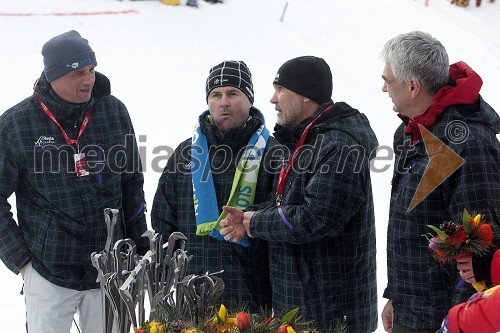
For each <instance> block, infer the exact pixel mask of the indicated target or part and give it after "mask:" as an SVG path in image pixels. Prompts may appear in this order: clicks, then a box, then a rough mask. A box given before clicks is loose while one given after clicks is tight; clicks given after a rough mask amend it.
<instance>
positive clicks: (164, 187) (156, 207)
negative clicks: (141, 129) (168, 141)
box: [151, 145, 182, 239]
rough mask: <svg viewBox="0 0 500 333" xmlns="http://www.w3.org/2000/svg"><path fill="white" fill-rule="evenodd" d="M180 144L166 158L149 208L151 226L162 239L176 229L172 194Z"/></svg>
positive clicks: (174, 192)
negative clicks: (172, 153)
mask: <svg viewBox="0 0 500 333" xmlns="http://www.w3.org/2000/svg"><path fill="white" fill-rule="evenodd" d="M181 147H182V145H180V146H179V147H177V149H176V150H175V152H174V155H173V156H172V157H171V158H169V159H168V162H167V165H166V166H165V169H164V170H163V173H162V174H161V177H160V180H159V181H158V188H157V189H156V194H155V197H154V200H153V208H152V210H151V226H152V228H153V229H154V230H155V231H156V232H157V233H159V234H161V235H163V239H168V237H169V236H170V234H171V233H173V232H175V231H178V228H177V213H176V207H175V203H174V196H175V195H176V193H177V190H176V184H175V178H176V173H177V172H178V171H177V170H176V164H177V162H176V161H178V160H179V158H180V150H181Z"/></svg>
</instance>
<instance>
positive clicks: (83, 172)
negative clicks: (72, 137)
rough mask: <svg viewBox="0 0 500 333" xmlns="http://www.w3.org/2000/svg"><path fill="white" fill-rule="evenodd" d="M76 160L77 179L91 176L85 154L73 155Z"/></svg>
mask: <svg viewBox="0 0 500 333" xmlns="http://www.w3.org/2000/svg"><path fill="white" fill-rule="evenodd" d="M73 158H74V159H75V171H76V176H77V177H83V176H88V175H89V167H88V165H87V158H86V157H85V154H84V153H78V154H75V155H73Z"/></svg>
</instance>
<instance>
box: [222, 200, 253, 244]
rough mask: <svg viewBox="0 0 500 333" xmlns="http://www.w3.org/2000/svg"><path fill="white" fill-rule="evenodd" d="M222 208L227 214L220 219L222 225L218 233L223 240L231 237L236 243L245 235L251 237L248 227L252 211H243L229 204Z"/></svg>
mask: <svg viewBox="0 0 500 333" xmlns="http://www.w3.org/2000/svg"><path fill="white" fill-rule="evenodd" d="M222 209H223V210H224V211H225V212H227V213H228V214H229V215H228V216H227V217H226V218H225V219H223V220H221V221H220V225H221V227H222V229H221V230H220V234H221V235H222V236H224V239H225V240H231V239H232V241H233V242H235V243H237V242H239V241H240V240H241V239H242V238H243V237H245V236H248V237H252V235H251V234H250V230H249V227H250V219H251V218H252V215H253V214H254V212H243V211H242V210H241V209H238V208H235V207H229V206H224V207H222Z"/></svg>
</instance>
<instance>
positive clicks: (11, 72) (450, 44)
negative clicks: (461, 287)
mask: <svg viewBox="0 0 500 333" xmlns="http://www.w3.org/2000/svg"><path fill="white" fill-rule="evenodd" d="M199 1H200V3H199V8H193V7H188V6H167V5H163V4H161V3H160V2H159V1H117V0H44V1H41V0H22V1H12V0H0V43H1V51H0V64H1V65H0V66H1V72H0V73H1V78H2V79H1V80H0V112H4V111H5V110H7V109H8V108H9V107H11V106H13V105H15V104H17V103H18V102H20V101H21V100H22V99H24V98H26V97H27V96H29V95H30V94H31V93H32V87H33V83H34V82H35V80H36V79H37V78H38V77H39V75H40V73H41V72H42V69H43V62H42V56H41V48H42V45H43V44H44V43H45V42H46V41H47V40H49V39H50V38H51V37H53V36H55V35H58V34H60V33H63V32H65V31H68V30H72V29H75V30H77V31H79V32H80V34H81V35H82V36H83V37H84V38H87V39H88V40H89V42H90V45H91V46H92V48H93V49H94V51H95V52H96V55H97V61H98V66H97V70H98V71H100V72H102V73H103V74H105V75H106V76H108V78H109V79H110V80H111V87H112V94H113V95H115V96H117V97H118V98H119V99H120V100H121V101H123V102H124V103H125V105H126V106H127V108H128V110H129V112H130V116H131V117H132V121H133V123H134V126H135V131H136V135H137V138H138V140H139V146H140V149H141V152H142V157H143V165H144V168H145V170H146V171H145V184H144V190H145V193H146V199H147V203H148V207H149V208H151V204H152V201H153V196H154V193H155V191H156V186H157V182H158V179H159V177H160V171H161V169H162V168H163V166H164V165H165V163H166V159H167V157H166V151H167V150H168V149H166V148H165V147H167V146H168V147H170V151H171V149H174V148H175V147H176V146H177V145H178V144H179V143H180V142H181V141H182V140H184V139H186V138H188V137H190V136H191V133H192V130H193V127H194V124H195V121H196V119H197V117H198V115H199V114H200V113H201V112H202V111H204V110H205V109H206V108H207V105H206V101H205V80H206V76H207V74H208V70H209V68H210V67H212V66H214V65H216V64H218V63H220V62H221V61H223V60H231V59H234V60H244V61H245V62H246V63H247V65H248V66H249V67H250V70H251V71H252V74H253V83H254V89H255V103H254V105H255V106H256V107H257V108H259V109H260V110H261V111H262V112H263V114H264V115H265V118H266V121H267V125H268V127H269V128H270V129H272V128H273V126H274V124H275V121H276V115H275V111H274V107H273V105H271V104H270V103H269V99H270V97H271V95H272V93H273V87H272V80H273V78H274V75H275V73H276V71H277V69H278V68H279V66H280V65H281V64H282V63H283V62H285V61H286V60H288V59H290V58H293V57H296V56H301V55H316V56H319V57H322V58H324V59H325V60H326V61H327V62H328V63H329V65H330V67H331V69H332V72H333V81H334V82H333V83H334V84H333V100H334V101H345V102H347V103H348V104H350V105H351V106H353V107H354V108H357V109H359V110H360V111H361V112H363V113H365V114H366V115H367V116H368V118H369V120H370V122H371V125H372V127H373V128H374V130H375V133H376V134H377V137H378V140H379V143H380V145H381V146H382V147H386V148H382V149H381V151H380V152H379V154H378V156H379V160H377V161H376V162H375V163H374V165H373V168H372V169H373V170H372V171H373V172H372V182H373V191H374V197H375V213H376V223H377V248H378V254H377V264H378V274H377V275H378V287H379V288H378V292H379V304H378V307H379V313H380V311H381V309H382V307H383V306H384V305H385V302H386V300H385V299H383V298H382V297H381V295H382V292H383V290H384V288H385V285H386V282H387V277H386V276H387V275H386V261H385V260H386V255H385V246H386V228H387V216H388V205H389V195H390V180H391V175H392V160H393V158H392V157H393V156H392V154H391V153H390V151H391V148H390V147H392V135H393V132H394V130H395V129H396V127H397V126H398V124H399V119H398V118H397V117H396V114H395V113H394V112H393V111H392V103H391V101H390V99H389V98H388V96H387V95H386V94H384V93H383V92H382V91H381V88H382V79H381V73H382V68H383V64H382V62H381V61H380V59H379V54H380V51H381V49H382V47H383V45H384V43H385V42H386V41H387V40H388V39H389V38H391V37H393V36H395V35H397V34H399V33H404V32H408V31H412V30H422V31H426V32H429V33H431V34H432V35H433V36H434V37H436V38H438V39H439V40H440V41H441V42H442V43H443V44H444V46H445V47H446V48H447V50H448V53H449V57H450V62H451V63H453V62H456V61H465V62H467V63H468V64H469V65H470V66H471V67H472V68H473V69H474V70H475V71H476V72H477V73H479V75H481V77H482V78H483V81H484V84H483V88H482V90H481V93H482V95H483V97H484V98H485V100H486V101H487V102H488V103H490V104H491V105H492V106H493V107H494V108H496V109H497V111H498V109H500V94H499V89H500V3H498V2H495V3H489V2H488V1H487V0H483V3H482V5H481V6H480V7H476V6H475V5H474V4H473V3H475V1H474V0H471V5H470V6H469V7H467V8H459V7H455V6H452V5H450V3H449V2H450V1H449V0H429V6H428V7H426V6H425V0H377V1H373V0H358V1H336V0H289V1H288V8H287V11H286V14H285V16H284V20H283V21H282V22H281V21H280V17H281V15H282V13H283V8H284V6H285V3H286V2H287V1H285V0H225V3H224V4H216V5H213V4H209V3H207V2H205V1H203V0H199ZM130 11H132V12H130ZM112 12H129V13H128V14H112ZM83 13H87V14H92V13H93V14H94V15H70V14H83ZM18 14H22V15H18ZM54 14H62V15H54ZM9 201H10V202H11V203H12V204H13V206H14V204H15V200H14V198H13V197H12V198H11V199H10V200H9ZM13 210H14V213H15V206H14V208H13ZM148 214H149V213H148ZM147 219H148V223H149V215H148V216H147ZM103 223H104V222H103ZM188 246H189V244H188ZM21 286H22V280H21V277H20V276H16V275H14V274H13V273H12V272H10V271H9V270H8V269H6V267H5V266H4V265H0V326H1V327H2V328H1V329H0V331H2V332H11V333H18V332H24V325H25V308H24V299H23V296H21V295H20V294H19V291H20V289H21ZM72 332H76V330H75V329H73V330H72ZM377 332H383V328H382V325H381V322H380V320H379V328H378V330H377Z"/></svg>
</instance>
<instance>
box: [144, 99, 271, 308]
mask: <svg viewBox="0 0 500 333" xmlns="http://www.w3.org/2000/svg"><path fill="white" fill-rule="evenodd" d="M250 116H251V119H249V120H248V121H247V123H246V125H245V126H244V127H242V128H235V129H232V130H230V131H229V132H227V133H225V134H224V135H222V134H221V133H220V131H219V130H218V129H217V127H216V126H215V125H213V124H212V123H210V122H209V121H208V118H207V117H204V118H202V117H200V126H201V130H202V131H203V133H205V135H206V137H207V142H208V145H209V149H210V151H209V160H210V163H211V165H210V167H211V169H212V175H213V180H214V185H215V192H216V196H217V204H218V208H219V211H222V206H224V205H225V204H226V203H227V201H228V199H229V194H230V192H231V186H232V184H233V178H234V175H235V170H236V165H237V163H238V161H239V158H240V156H241V153H242V152H243V151H244V149H245V148H246V146H247V144H248V141H249V140H250V137H251V136H252V134H253V133H254V132H255V131H256V130H257V129H258V128H259V126H260V125H261V124H262V122H263V120H264V117H263V115H262V114H261V113H260V111H259V110H257V109H256V108H254V107H252V109H251V111H250ZM275 146H276V140H275V139H274V138H272V137H270V138H269V141H268V143H267V147H266V151H265V154H264V158H263V159H262V162H261V167H260V169H259V176H258V181H257V187H256V194H255V200H254V202H255V203H261V202H263V201H265V200H266V199H267V197H268V195H269V193H270V192H271V190H272V186H273V178H274V173H275V170H273V169H272V165H271V162H272V161H271V156H270V155H269V152H270V150H271V149H272V147H275ZM190 150H191V139H187V140H185V141H184V142H182V143H181V144H180V145H179V146H178V147H177V148H176V150H175V153H174V155H173V156H172V157H171V158H170V159H169V160H168V163H167V166H166V167H165V170H164V171H163V174H162V176H161V178H160V180H159V183H158V189H157V191H156V195H155V199H154V202H153V209H152V211H151V224H152V227H153V229H154V230H155V231H156V232H158V233H161V234H162V235H163V236H164V237H168V236H169V235H170V234H171V233H172V232H175V231H180V232H182V233H183V234H185V235H186V236H187V237H188V240H187V242H186V249H187V250H188V253H189V254H190V255H193V258H192V260H191V261H190V262H189V265H188V274H204V273H205V272H207V271H209V272H211V273H214V272H218V271H220V270H224V272H223V273H221V274H218V275H217V276H219V277H221V278H222V279H223V280H224V283H225V289H224V293H223V295H222V297H221V298H220V299H219V301H220V302H222V303H224V304H225V305H226V306H228V304H229V303H231V302H233V301H235V302H236V303H238V304H239V305H242V304H247V305H248V306H249V307H250V308H251V309H253V310H259V307H260V306H262V307H267V308H268V309H270V308H271V285H270V281H269V263H268V250H267V242H265V241H262V240H259V239H249V240H250V243H251V246H250V247H249V248H246V247H243V246H240V245H236V244H234V243H230V242H226V241H220V240H216V239H214V238H212V237H211V236H197V235H196V220H195V215H194V204H193V184H192V177H191V169H190V167H189V164H190V161H191V155H190ZM274 168H276V166H274ZM200 200H203V198H200Z"/></svg>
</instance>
